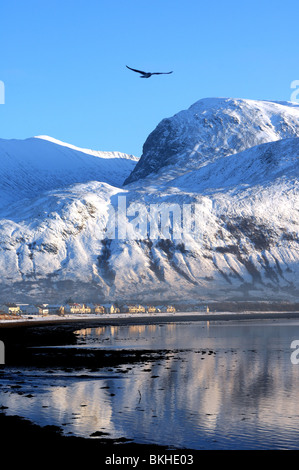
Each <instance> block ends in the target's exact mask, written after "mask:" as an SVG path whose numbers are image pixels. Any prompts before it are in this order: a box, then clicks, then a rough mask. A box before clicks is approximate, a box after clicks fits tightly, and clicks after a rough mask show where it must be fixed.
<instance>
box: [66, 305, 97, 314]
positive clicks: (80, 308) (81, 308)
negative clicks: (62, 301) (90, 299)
mask: <svg viewBox="0 0 299 470" xmlns="http://www.w3.org/2000/svg"><path fill="white" fill-rule="evenodd" d="M64 311H65V313H75V314H76V313H91V307H90V306H89V305H86V304H77V303H72V304H67V305H66V306H65V307H64Z"/></svg>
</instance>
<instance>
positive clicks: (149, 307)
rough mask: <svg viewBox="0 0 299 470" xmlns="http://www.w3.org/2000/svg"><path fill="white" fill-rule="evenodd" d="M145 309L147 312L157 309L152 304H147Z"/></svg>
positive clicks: (154, 311)
mask: <svg viewBox="0 0 299 470" xmlns="http://www.w3.org/2000/svg"><path fill="white" fill-rule="evenodd" d="M146 311H147V312H148V313H156V312H157V311H158V310H157V309H156V307H153V306H152V305H149V306H148V307H147V308H146Z"/></svg>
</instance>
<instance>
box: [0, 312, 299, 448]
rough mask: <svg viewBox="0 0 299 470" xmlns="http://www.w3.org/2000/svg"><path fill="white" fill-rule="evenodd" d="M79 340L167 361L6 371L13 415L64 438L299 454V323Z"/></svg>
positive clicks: (132, 332) (171, 327) (114, 331)
mask: <svg viewBox="0 0 299 470" xmlns="http://www.w3.org/2000/svg"><path fill="white" fill-rule="evenodd" d="M77 335H78V345H79V346H80V347H82V348H108V349H109V348H124V349H127V348H129V349H134V348H136V349H143V348H144V349H147V350H148V349H149V350H151V349H152V350H155V349H159V350H160V349H164V350H165V355H164V356H163V358H159V359H156V360H154V361H149V362H138V363H136V364H129V365H122V366H120V367H114V368H109V369H108V368H106V369H102V370H100V371H96V372H94V371H91V370H83V369H82V370H80V372H78V371H75V370H70V371H65V370H62V369H58V370H56V369H55V370H54V371H53V370H52V371H51V370H45V369H43V370H40V369H32V368H30V369H26V368H24V369H18V370H16V369H12V368H11V369H9V368H5V369H4V370H5V373H4V377H3V378H2V379H3V380H2V387H1V389H0V390H1V391H0V405H4V406H7V407H8V410H6V411H7V412H8V414H17V415H20V416H23V417H25V418H29V419H31V420H32V421H34V422H37V423H40V424H42V425H46V424H53V425H57V426H60V427H62V428H63V430H64V433H65V434H73V435H80V436H90V435H91V434H92V433H93V432H95V431H101V432H104V433H107V436H105V435H104V437H111V438H118V437H126V438H127V439H132V440H134V441H135V442H139V443H159V444H162V445H163V444H165V445H169V446H173V447H175V448H183V447H186V448H189V449H298V448H299V409H298V391H299V364H298V365H294V364H292V362H291V360H290V356H291V353H292V349H291V348H290V344H291V342H292V341H293V340H294V339H299V321H285V322H281V321H274V322H273V321H268V320H264V321H255V322H250V321H247V322H246V321H242V322H239V323H237V322H232V321H225V322H210V323H207V322H192V323H178V324H175V323H171V324H161V325H147V326H121V327H112V326H110V327H101V328H89V329H84V330H80V331H78V332H77ZM66 347H67V345H66ZM82 374H83V375H84V377H80V375H82ZM11 385H17V388H12V387H11Z"/></svg>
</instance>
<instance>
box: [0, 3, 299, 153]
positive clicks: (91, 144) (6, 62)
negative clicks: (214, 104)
mask: <svg viewBox="0 0 299 470" xmlns="http://www.w3.org/2000/svg"><path fill="white" fill-rule="evenodd" d="M0 21H1V26H0V39H1V61H0V80H2V81H4V83H5V100H6V102H5V104H4V105H0V129H1V132H0V137H2V138H27V137H31V136H33V135H39V134H48V135H50V136H52V137H55V138H57V139H60V140H63V141H66V142H69V143H72V144H73V145H77V146H80V147H88V148H93V149H96V150H111V151H112V150H116V151H121V152H126V153H132V154H135V155H137V156H140V155H141V152H142V145H143V143H144V141H145V139H146V137H147V136H148V134H149V133H150V132H151V131H152V130H153V129H154V128H155V127H156V125H157V124H158V123H159V122H160V120H161V119H162V118H164V117H169V116H172V115H173V114H175V113H176V112H178V111H180V110H182V109H186V108H188V107H189V106H190V105H191V104H192V103H194V102H195V101H197V100H199V99H200V98H205V97H212V96H218V97H219V96H221V97H236V98H251V99H268V100H290V94H291V91H292V90H291V89H290V83H291V81H293V80H296V79H299V60H298V55H299V27H298V24H299V23H298V21H299V2H298V0H292V1H290V0H284V1H281V0H279V1H277V0H271V1H270V0H269V1H268V0H266V1H265V0H264V1H263V0H259V1H256V0H251V1H247V0H245V1H243V2H241V1H235V0H226V1H223V0H221V1H220V0H214V1H207V0H204V1H202V0H72V1H70V0H48V1H41V0H26V1H24V0H9V1H5V2H4V1H3V2H1V6H0ZM126 65H129V66H130V67H134V68H139V69H141V70H147V71H169V70H173V71H174V73H173V74H171V75H162V76H154V77H152V78H150V79H140V78H139V76H138V75H137V74H135V73H134V72H131V71H129V70H127V69H126V68H125V66H126Z"/></svg>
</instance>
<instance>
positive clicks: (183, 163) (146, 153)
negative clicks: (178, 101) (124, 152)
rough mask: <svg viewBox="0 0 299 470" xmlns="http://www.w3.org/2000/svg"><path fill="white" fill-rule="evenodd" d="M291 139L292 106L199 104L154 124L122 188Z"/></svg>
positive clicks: (296, 127)
mask: <svg viewBox="0 0 299 470" xmlns="http://www.w3.org/2000/svg"><path fill="white" fill-rule="evenodd" d="M290 137H299V105H298V104H296V103H291V102H283V103H282V102H270V101H255V100H243V99H230V98H228V99H226V98H206V99H202V100H199V101H197V102H196V103H195V104H193V105H192V106H191V107H190V108H189V109H187V110H184V111H181V112H179V113H177V114H175V115H174V116H173V117H171V118H167V119H163V120H162V121H161V122H160V123H159V124H158V126H157V127H156V129H155V130H154V131H153V132H152V133H151V134H150V135H149V136H148V138H147V140H146V142H145V144H144V146H143V154H142V156H141V158H140V160H139V162H138V163H137V165H136V166H135V168H134V170H133V172H132V173H131V175H130V176H129V177H128V178H127V179H126V182H125V183H126V184H129V183H132V182H134V181H138V180H139V179H142V178H145V177H146V176H148V175H151V176H152V175H153V174H158V175H159V177H163V178H164V179H172V178H173V177H175V176H177V175H181V174H184V173H186V172H188V171H190V170H192V169H197V168H199V167H200V166H202V165H206V164H207V163H210V162H212V161H214V160H216V159H218V158H221V157H224V156H227V155H232V154H235V153H239V152H242V151H243V150H246V149H248V148H251V147H253V146H256V145H259V144H263V143H266V142H273V141H276V140H280V139H286V138H290Z"/></svg>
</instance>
